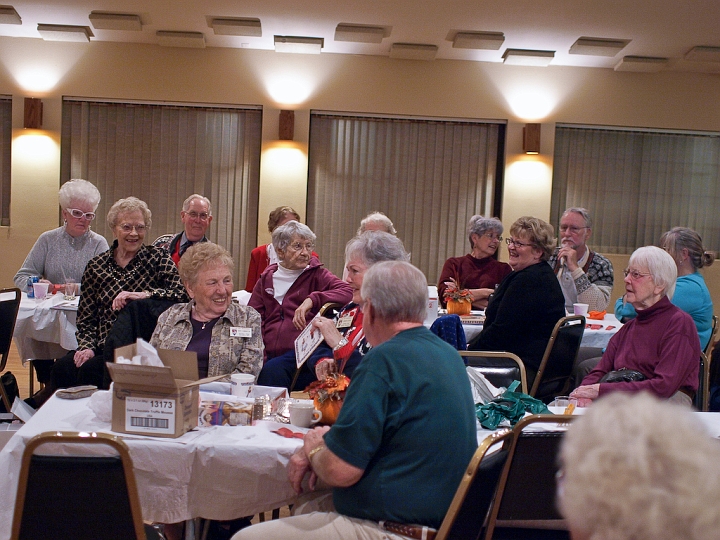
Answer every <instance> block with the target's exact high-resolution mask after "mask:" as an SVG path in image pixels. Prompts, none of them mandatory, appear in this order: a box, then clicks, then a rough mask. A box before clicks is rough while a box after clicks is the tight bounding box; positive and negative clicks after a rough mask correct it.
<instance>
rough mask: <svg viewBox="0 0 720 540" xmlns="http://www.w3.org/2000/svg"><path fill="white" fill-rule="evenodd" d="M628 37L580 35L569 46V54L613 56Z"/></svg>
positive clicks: (624, 44) (624, 45) (627, 40)
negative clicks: (610, 37) (608, 37)
mask: <svg viewBox="0 0 720 540" xmlns="http://www.w3.org/2000/svg"><path fill="white" fill-rule="evenodd" d="M628 43H630V40H629V39H606V38H593V37H581V38H578V40H577V41H576V42H575V43H573V44H572V46H571V47H570V51H568V52H569V53H570V54H584V55H587V56H615V55H616V54H617V53H619V52H620V51H622V50H623V49H624V48H625V47H626V46H627V44H628Z"/></svg>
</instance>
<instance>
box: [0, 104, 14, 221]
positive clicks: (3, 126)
mask: <svg viewBox="0 0 720 540" xmlns="http://www.w3.org/2000/svg"><path fill="white" fill-rule="evenodd" d="M11 143H12V97H11V96H0V226H3V227H7V226H9V225H10V156H11Z"/></svg>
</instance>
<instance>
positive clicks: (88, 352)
mask: <svg viewBox="0 0 720 540" xmlns="http://www.w3.org/2000/svg"><path fill="white" fill-rule="evenodd" d="M94 356H95V352H94V351H93V350H92V349H83V350H82V351H76V352H75V356H74V357H73V359H74V360H75V367H80V366H82V365H83V364H84V363H85V362H87V361H88V360H90V359H91V358H92V357H94Z"/></svg>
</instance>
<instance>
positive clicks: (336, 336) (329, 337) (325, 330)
mask: <svg viewBox="0 0 720 540" xmlns="http://www.w3.org/2000/svg"><path fill="white" fill-rule="evenodd" d="M312 324H313V326H314V327H315V328H317V329H318V330H320V333H321V334H322V335H323V338H324V339H325V343H327V345H328V347H330V348H331V349H334V348H335V346H336V345H337V344H338V343H340V340H341V339H342V338H343V336H342V334H341V333H340V332H339V331H338V329H337V328H336V326H335V323H334V322H333V321H332V320H331V319H328V318H326V317H318V318H317V319H315V320H314V321H313V323H312Z"/></svg>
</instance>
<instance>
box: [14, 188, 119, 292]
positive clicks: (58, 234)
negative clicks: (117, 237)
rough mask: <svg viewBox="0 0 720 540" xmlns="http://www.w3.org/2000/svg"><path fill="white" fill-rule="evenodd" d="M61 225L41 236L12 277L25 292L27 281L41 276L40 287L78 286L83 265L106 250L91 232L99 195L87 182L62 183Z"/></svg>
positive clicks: (98, 236)
mask: <svg viewBox="0 0 720 540" xmlns="http://www.w3.org/2000/svg"><path fill="white" fill-rule="evenodd" d="M58 199H59V202H60V207H61V208H62V216H63V220H64V224H63V226H62V227H58V228H57V229H53V230H51V231H47V232H44V233H42V234H41V235H40V237H39V238H38V239H37V241H36V242H35V245H34V246H33V247H32V249H31V250H30V253H28V256H27V257H26V258H25V262H24V263H23V265H22V268H20V270H18V272H17V274H15V279H14V281H15V285H16V286H17V287H18V288H20V290H23V291H25V290H27V289H26V287H27V280H28V278H29V277H31V276H40V281H41V282H42V283H52V284H56V285H58V284H59V285H64V284H65V283H66V282H73V283H80V279H81V278H82V274H83V270H85V265H86V264H87V262H88V261H89V260H90V259H92V258H93V257H94V256H95V255H98V254H100V253H102V252H103V251H106V250H107V249H108V243H107V240H105V238H103V237H102V236H100V235H99V234H97V233H96V232H93V231H91V230H90V224H91V223H92V221H93V220H94V219H95V210H96V209H97V207H98V204H100V192H99V191H98V189H97V188H96V187H95V186H94V185H92V184H91V183H90V182H88V181H87V180H70V181H69V182H65V183H64V184H63V185H62V187H61V188H60V191H59V192H58Z"/></svg>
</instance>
